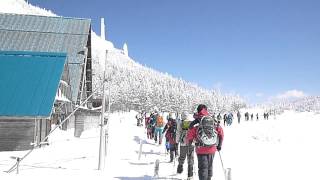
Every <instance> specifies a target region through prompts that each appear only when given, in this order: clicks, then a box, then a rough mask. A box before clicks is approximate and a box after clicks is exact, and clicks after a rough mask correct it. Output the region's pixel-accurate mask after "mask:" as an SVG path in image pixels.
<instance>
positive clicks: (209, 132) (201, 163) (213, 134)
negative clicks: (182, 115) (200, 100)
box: [187, 104, 223, 180]
mask: <svg viewBox="0 0 320 180" xmlns="http://www.w3.org/2000/svg"><path fill="white" fill-rule="evenodd" d="M197 111H198V115H199V116H198V117H199V119H198V121H199V125H198V126H195V127H192V128H191V129H189V131H188V134H187V142H188V144H191V143H192V142H193V140H195V145H196V148H195V149H196V154H197V157H198V158H197V159H198V175H199V180H210V179H211V177H212V174H213V172H212V164H213V158H214V155H215V152H216V151H217V150H218V151H220V150H221V146H222V142H223V129H222V127H221V126H220V125H219V123H218V122H214V120H213V119H212V118H211V117H209V116H208V115H209V114H208V111H207V106H206V105H203V104H200V105H199V106H198V108H197ZM201 137H203V138H201ZM214 138H216V139H214Z"/></svg>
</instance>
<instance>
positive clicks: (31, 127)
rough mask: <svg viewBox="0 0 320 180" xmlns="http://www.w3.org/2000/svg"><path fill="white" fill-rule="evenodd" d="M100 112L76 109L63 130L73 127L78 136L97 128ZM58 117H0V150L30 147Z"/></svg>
mask: <svg viewBox="0 0 320 180" xmlns="http://www.w3.org/2000/svg"><path fill="white" fill-rule="evenodd" d="M100 115H101V112H99V111H92V110H78V111H77V112H76V113H75V115H74V116H72V117H71V118H70V119H69V120H68V121H66V123H65V124H63V125H62V129H63V130H67V129H70V128H75V131H74V136H75V137H80V136H81V134H82V132H83V131H85V130H87V129H91V128H97V127H99V124H100V118H101V116H100ZM57 118H58V117H55V116H52V117H51V119H50V120H49V119H38V120H36V124H35V120H34V119H0V151H21V150H28V149H31V148H32V145H31V143H39V142H41V141H43V140H44V138H45V137H46V136H47V135H48V134H49V132H50V131H51V124H56V121H57ZM49 139H50V137H49Z"/></svg>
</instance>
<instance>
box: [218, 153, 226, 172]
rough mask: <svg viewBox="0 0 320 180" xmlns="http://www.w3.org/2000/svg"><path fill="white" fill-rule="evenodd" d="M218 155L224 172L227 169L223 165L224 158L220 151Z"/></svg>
mask: <svg viewBox="0 0 320 180" xmlns="http://www.w3.org/2000/svg"><path fill="white" fill-rule="evenodd" d="M218 153H219V156H220V161H221V165H222V168H223V171H224V170H225V169H224V165H223V161H222V158H221V154H220V151H218Z"/></svg>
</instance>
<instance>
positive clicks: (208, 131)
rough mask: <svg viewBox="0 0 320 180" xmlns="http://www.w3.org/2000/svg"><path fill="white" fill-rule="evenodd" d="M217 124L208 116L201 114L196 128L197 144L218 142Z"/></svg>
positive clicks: (205, 144) (206, 144)
mask: <svg viewBox="0 0 320 180" xmlns="http://www.w3.org/2000/svg"><path fill="white" fill-rule="evenodd" d="M216 127H217V124H216V122H215V121H214V119H213V118H212V117H210V116H203V117H202V118H201V120H200V122H199V126H198V130H197V139H198V143H197V145H198V146H213V145H217V144H218V132H217V131H216Z"/></svg>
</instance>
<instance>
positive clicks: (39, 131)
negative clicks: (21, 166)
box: [0, 119, 51, 151]
mask: <svg viewBox="0 0 320 180" xmlns="http://www.w3.org/2000/svg"><path fill="white" fill-rule="evenodd" d="M35 122H36V123H35ZM50 128H51V125H50V121H49V120H46V119H38V120H36V121H35V120H32V119H0V151H20V150H28V149H31V148H32V143H39V142H40V141H41V140H43V139H44V138H45V136H46V135H47V134H48V133H49V132H50Z"/></svg>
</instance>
